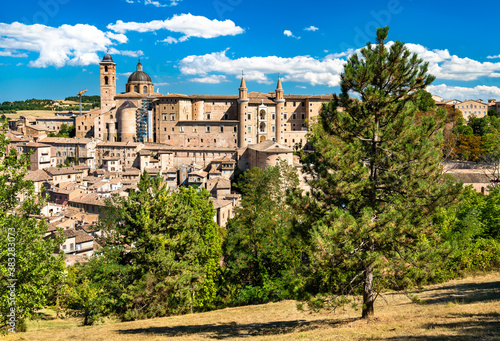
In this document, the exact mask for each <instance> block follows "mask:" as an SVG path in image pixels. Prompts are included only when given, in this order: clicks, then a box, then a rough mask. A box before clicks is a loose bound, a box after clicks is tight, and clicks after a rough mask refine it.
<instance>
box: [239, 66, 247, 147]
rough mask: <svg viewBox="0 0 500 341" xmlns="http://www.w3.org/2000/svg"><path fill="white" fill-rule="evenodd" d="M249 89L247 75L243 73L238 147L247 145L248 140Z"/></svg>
mask: <svg viewBox="0 0 500 341" xmlns="http://www.w3.org/2000/svg"><path fill="white" fill-rule="evenodd" d="M248 102H249V99H248V89H247V85H246V83H245V75H243V74H242V75H241V84H240V88H239V96H238V123H239V126H238V147H239V148H243V147H246V146H247V141H245V140H246V139H245V117H246V115H247V111H248V108H247V106H248Z"/></svg>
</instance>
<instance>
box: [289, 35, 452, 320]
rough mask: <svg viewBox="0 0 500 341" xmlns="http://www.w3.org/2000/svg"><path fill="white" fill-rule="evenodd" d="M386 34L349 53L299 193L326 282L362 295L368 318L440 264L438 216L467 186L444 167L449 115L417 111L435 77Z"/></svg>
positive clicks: (314, 137)
mask: <svg viewBox="0 0 500 341" xmlns="http://www.w3.org/2000/svg"><path fill="white" fill-rule="evenodd" d="M387 35H388V27H385V28H379V29H378V30H377V44H375V45H372V44H370V43H368V44H367V46H366V47H365V48H363V49H362V50H361V52H360V53H359V55H358V54H354V55H352V56H351V57H350V58H349V60H348V61H347V63H346V65H345V68H344V72H343V74H342V76H341V84H340V86H341V94H340V95H339V96H337V95H335V96H334V99H333V100H332V102H330V103H329V104H326V105H324V107H323V110H322V112H321V114H320V116H319V120H318V122H317V123H316V124H314V125H313V126H312V129H311V133H310V135H309V142H310V143H311V145H312V146H313V147H314V152H313V153H311V154H309V155H308V156H307V157H306V158H304V159H303V164H304V171H305V172H306V173H307V175H308V176H309V178H310V181H309V185H310V187H311V189H310V191H309V192H308V193H306V195H303V196H299V198H298V199H296V204H297V205H298V206H300V207H301V208H302V209H303V210H304V211H303V212H304V214H303V216H302V217H301V220H300V221H301V224H302V226H303V227H305V228H308V229H310V231H311V238H312V242H313V244H314V246H315V251H316V255H317V258H318V260H319V261H320V265H323V266H324V267H326V269H327V270H325V271H326V272H325V273H328V276H329V277H328V276H327V275H325V278H324V280H323V283H329V285H330V286H331V289H330V290H331V291H334V292H336V293H340V294H352V293H362V296H363V310H362V316H363V318H368V317H370V316H372V315H373V314H374V309H373V304H374V301H375V299H376V297H377V295H378V293H379V292H380V291H381V290H383V289H385V288H388V287H390V288H405V287H408V286H410V285H412V284H413V283H415V282H418V281H419V280H422V279H424V278H425V272H426V271H432V269H431V268H432V267H431V265H432V264H434V263H435V262H434V261H435V259H433V258H432V256H433V253H432V252H430V251H431V250H429V248H430V245H431V240H434V239H435V238H437V237H438V236H437V234H436V231H434V230H433V226H432V221H431V219H432V217H433V214H434V213H435V211H436V209H438V208H439V207H442V206H443V205H446V204H447V203H449V202H451V201H453V200H454V198H455V197H456V195H457V193H458V192H459V190H460V188H459V185H456V184H453V183H451V180H450V179H447V178H444V177H443V175H442V164H441V163H440V144H441V143H442V127H443V124H444V119H445V115H446V113H445V112H444V111H443V110H437V111H431V112H430V113H427V114H419V115H416V113H417V112H418V109H419V108H418V102H419V101H418V96H419V93H420V91H419V90H422V89H425V87H426V86H427V85H429V84H431V82H432V81H433V80H434V77H433V76H431V75H428V74H427V63H423V61H422V60H421V59H419V58H418V57H417V55H416V54H411V53H410V52H409V51H408V49H407V48H406V47H405V45H404V44H403V43H401V42H395V43H393V44H386V38H387ZM351 95H354V96H359V98H353V97H351ZM433 260H434V261H433ZM323 269H325V268H323ZM328 269H329V270H328Z"/></svg>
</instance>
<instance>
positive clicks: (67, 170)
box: [45, 166, 90, 176]
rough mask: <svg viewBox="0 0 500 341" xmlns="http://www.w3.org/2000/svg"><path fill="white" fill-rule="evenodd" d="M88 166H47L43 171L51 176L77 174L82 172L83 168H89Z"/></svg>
mask: <svg viewBox="0 0 500 341" xmlns="http://www.w3.org/2000/svg"><path fill="white" fill-rule="evenodd" d="M89 169H90V168H89V167H85V166H75V167H61V168H59V167H48V168H45V171H46V172H47V173H49V174H50V175H52V176H57V175H65V174H78V173H83V172H84V171H85V170H89Z"/></svg>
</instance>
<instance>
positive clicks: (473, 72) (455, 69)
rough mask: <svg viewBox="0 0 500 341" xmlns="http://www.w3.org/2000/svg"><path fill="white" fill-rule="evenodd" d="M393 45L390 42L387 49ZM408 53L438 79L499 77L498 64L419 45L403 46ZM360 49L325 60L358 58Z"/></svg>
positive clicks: (467, 79)
mask: <svg viewBox="0 0 500 341" xmlns="http://www.w3.org/2000/svg"><path fill="white" fill-rule="evenodd" d="M392 45H394V42H392V41H390V42H388V43H387V44H386V46H387V47H390V46H392ZM405 45H406V46H407V47H408V50H410V52H414V53H417V54H418V56H419V57H420V58H422V59H423V60H424V61H426V62H428V63H429V69H428V70H429V73H430V74H432V75H434V76H436V78H438V79H446V80H459V81H473V80H477V79H478V78H480V77H490V78H498V77H500V62H498V63H493V62H479V61H476V60H473V59H470V58H467V57H463V58H462V57H458V56H457V55H452V54H450V52H449V51H448V49H444V50H440V49H434V50H429V49H428V48H427V47H425V46H422V45H419V44H411V43H407V44H405ZM360 51H361V49H356V50H353V49H349V50H347V51H344V52H340V53H332V54H329V55H328V56H326V57H325V58H333V59H335V58H341V57H350V56H351V55H352V54H354V53H357V54H358V55H359V56H360V57H361V54H360Z"/></svg>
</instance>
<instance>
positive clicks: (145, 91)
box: [142, 85, 148, 94]
mask: <svg viewBox="0 0 500 341" xmlns="http://www.w3.org/2000/svg"><path fill="white" fill-rule="evenodd" d="M142 92H143V93H145V94H147V93H148V87H147V86H145V85H144V87H143V88H142Z"/></svg>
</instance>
